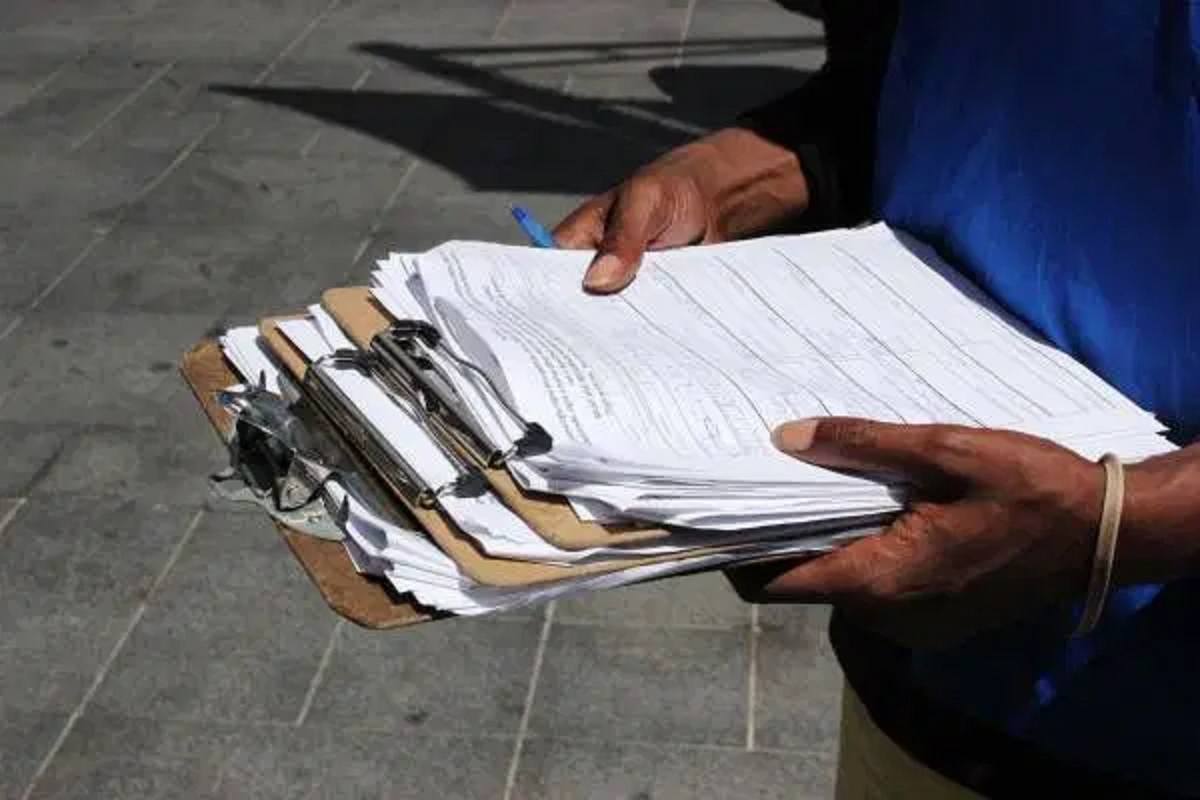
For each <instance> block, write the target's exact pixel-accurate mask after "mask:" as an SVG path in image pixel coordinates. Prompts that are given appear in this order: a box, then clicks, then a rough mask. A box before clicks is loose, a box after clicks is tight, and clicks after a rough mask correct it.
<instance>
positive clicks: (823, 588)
mask: <svg viewBox="0 0 1200 800" xmlns="http://www.w3.org/2000/svg"><path fill="white" fill-rule="evenodd" d="M929 508H931V509H932V508H935V507H932V506H931V507H929ZM932 513H933V512H927V511H922V513H911V512H910V513H908V514H905V515H904V516H902V517H900V518H899V519H897V520H896V522H894V523H893V524H892V525H891V526H889V527H888V528H887V529H886V530H884V531H882V532H880V533H878V534H875V535H873V536H868V537H865V538H863V539H859V540H858V541H856V542H852V543H850V544H848V545H846V546H844V547H841V548H839V549H837V550H834V551H832V552H830V553H827V554H825V555H822V556H818V557H816V558H814V559H812V560H810V561H806V562H804V563H802V564H799V565H797V566H795V567H793V568H791V569H789V570H787V571H785V572H781V573H780V574H777V575H776V576H775V577H774V578H773V579H772V580H770V581H769V582H767V583H766V584H765V586H764V587H763V592H764V594H766V595H768V596H771V597H775V598H778V599H786V600H788V601H791V602H802V603H806V602H807V603H811V602H832V603H841V604H844V605H846V606H848V607H851V608H857V609H860V610H873V609H877V608H880V607H887V606H890V605H893V604H896V603H899V602H902V601H906V600H909V599H910V598H912V597H914V596H920V595H922V594H926V593H929V592H936V591H938V590H939V589H940V586H941V585H942V584H943V583H944V582H947V581H949V580H950V579H949V578H947V577H946V575H945V571H946V564H947V560H946V558H944V557H943V555H942V554H941V553H939V551H938V548H939V539H938V538H937V537H936V535H935V524H934V522H933V517H932ZM938 513H940V514H941V522H940V523H939V524H940V525H942V526H945V525H949V526H951V527H953V526H954V525H956V524H958V522H959V521H958V520H957V519H955V518H954V514H953V512H952V511H945V510H942V509H938Z"/></svg>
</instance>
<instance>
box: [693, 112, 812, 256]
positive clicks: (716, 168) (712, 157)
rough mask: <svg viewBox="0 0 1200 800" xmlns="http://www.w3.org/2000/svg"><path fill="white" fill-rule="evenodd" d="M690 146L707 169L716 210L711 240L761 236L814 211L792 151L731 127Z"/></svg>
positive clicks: (703, 181)
mask: <svg viewBox="0 0 1200 800" xmlns="http://www.w3.org/2000/svg"><path fill="white" fill-rule="evenodd" d="M688 147H691V148H695V150H694V153H695V155H696V157H697V158H698V160H699V163H700V164H702V165H703V167H702V169H700V170H699V171H698V182H699V184H700V190H701V193H702V194H703V195H704V197H705V201H706V204H707V205H708V207H709V209H711V221H710V231H709V236H708V237H707V238H708V239H709V240H711V241H724V240H729V239H737V238H743V237H746V236H753V235H756V234H760V233H763V232H765V231H767V230H769V229H770V228H772V227H774V226H776V225H779V224H781V223H783V222H785V221H787V220H788V219H792V218H795V217H797V216H799V215H800V214H801V213H803V212H804V210H805V209H806V208H807V207H808V201H809V193H808V184H807V181H806V180H805V178H804V171H803V169H801V166H800V161H799V159H798V158H797V157H796V154H795V153H793V152H792V151H791V150H788V149H787V148H784V147H781V146H779V145H777V144H775V143H774V142H771V141H769V140H767V139H765V138H763V137H762V136H760V135H759V134H757V133H755V132H753V131H751V130H748V129H745V128H725V129H722V130H720V131H717V132H716V133H713V134H711V135H709V136H706V137H704V138H703V139H699V140H697V141H696V142H693V143H692V144H691V145H688Z"/></svg>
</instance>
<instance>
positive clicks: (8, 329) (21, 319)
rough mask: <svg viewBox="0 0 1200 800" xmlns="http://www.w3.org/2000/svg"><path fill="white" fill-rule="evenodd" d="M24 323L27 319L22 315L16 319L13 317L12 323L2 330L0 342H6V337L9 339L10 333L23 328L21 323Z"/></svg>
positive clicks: (0, 331)
mask: <svg viewBox="0 0 1200 800" xmlns="http://www.w3.org/2000/svg"><path fill="white" fill-rule="evenodd" d="M24 321H25V318H24V317H23V316H21V315H20V314H17V315H16V316H15V317H13V319H12V322H10V323H8V324H7V325H5V326H4V330H0V342H2V341H4V339H5V337H7V336H8V335H9V334H10V333H12V332H13V331H15V330H16V329H17V328H19V327H21V323H22V322H24Z"/></svg>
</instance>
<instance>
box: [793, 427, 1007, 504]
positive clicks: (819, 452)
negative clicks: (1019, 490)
mask: <svg viewBox="0 0 1200 800" xmlns="http://www.w3.org/2000/svg"><path fill="white" fill-rule="evenodd" d="M986 435H987V434H986V433H985V432H983V431H978V430H975V429H972V428H965V427H958V426H953V425H898V424H893V423H889V422H874V421H872V420H866V419H854V418H851V417H824V418H821V419H805V420H797V421H795V422H787V423H784V424H783V425H780V426H779V427H777V428H776V429H775V430H774V431H773V432H772V434H771V438H772V441H774V443H775V446H776V447H778V448H779V449H780V450H782V451H783V452H785V453H787V454H788V455H790V456H793V457H795V458H798V459H800V460H802V461H807V462H809V463H810V464H816V465H818V466H822V467H829V468H832V469H849V470H856V471H862V472H884V473H889V474H892V475H897V476H900V477H903V478H907V479H910V480H912V481H914V482H916V483H918V484H921V485H924V486H927V487H928V486H938V485H945V484H946V482H947V479H955V478H960V479H961V478H966V477H969V476H974V475H975V474H976V472H977V470H978V469H979V465H978V462H979V460H980V459H979V457H980V455H981V454H983V453H985V452H986V451H987V450H990V449H993V448H991V447H988V446H985V445H986V444H987V443H986V442H984V441H981V437H985V436H986Z"/></svg>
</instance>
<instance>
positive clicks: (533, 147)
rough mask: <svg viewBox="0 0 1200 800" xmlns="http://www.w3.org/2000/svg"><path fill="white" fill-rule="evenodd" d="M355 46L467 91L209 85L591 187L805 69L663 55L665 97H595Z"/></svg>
mask: <svg viewBox="0 0 1200 800" xmlns="http://www.w3.org/2000/svg"><path fill="white" fill-rule="evenodd" d="M622 46H623V47H626V48H628V47H629V45H628V44H624V45H622ZM572 47H576V48H577V47H578V45H572ZM359 49H361V50H362V51H364V52H367V53H370V54H372V55H374V56H377V57H382V58H386V59H389V60H391V61H394V62H396V63H398V64H399V65H401V66H403V67H405V68H408V69H415V70H418V71H420V72H424V73H426V74H431V75H436V76H438V77H440V78H443V79H449V80H452V81H454V82H455V83H456V84H458V85H459V86H460V87H461V88H462V89H463V90H464V91H463V92H457V93H452V94H446V93H434V92H403V91H398V92H391V91H389V92H381V91H349V90H338V89H325V88H315V87H262V86H235V85H220V84H218V85H213V86H211V87H210V89H211V90H212V91H216V92H220V93H223V94H228V95H234V96H238V97H243V98H247V99H250V100H253V101H256V102H260V103H266V104H270V105H273V106H277V107H279V108H284V109H288V110H290V111H294V112H299V113H303V114H307V115H309V116H312V117H315V118H318V119H321V120H323V121H325V122H328V123H330V124H333V125H338V126H341V127H344V128H348V129H351V130H355V131H358V132H360V133H363V134H366V135H368V136H371V137H374V138H376V139H379V140H381V141H384V142H387V143H389V144H392V145H394V146H396V147H397V148H399V149H401V150H403V151H405V152H407V153H411V154H412V155H414V156H415V157H417V158H419V159H421V160H422V161H425V162H428V163H432V164H435V165H438V166H440V167H442V168H444V169H445V170H448V171H450V172H452V173H454V174H455V175H457V176H458V177H460V178H461V179H462V180H463V181H464V182H465V183H467V184H468V185H469V186H471V187H472V188H473V189H475V190H477V191H506V192H530V193H551V194H588V193H593V192H596V191H601V190H603V189H605V188H607V187H608V186H611V185H612V184H613V183H615V182H616V181H617V180H619V179H620V178H621V177H623V176H625V175H626V174H628V173H629V172H630V171H631V170H632V169H634V168H636V167H637V166H639V165H641V164H643V163H645V162H647V161H649V160H651V159H653V158H654V157H655V156H657V155H659V154H660V153H662V152H663V151H665V150H667V149H669V148H671V147H673V146H675V145H677V144H679V143H681V142H683V141H685V140H687V139H690V138H693V137H695V136H697V135H699V134H701V133H702V132H704V131H705V130H708V129H711V128H713V127H715V126H718V125H721V124H724V123H726V122H728V121H730V120H731V119H732V118H733V117H734V116H735V115H736V113H737V112H739V111H741V110H744V109H745V108H748V107H750V106H752V105H755V104H756V103H757V102H760V101H763V100H766V99H768V98H770V97H773V96H775V95H778V94H780V93H782V92H784V91H787V90H788V89H790V88H793V87H794V86H796V85H797V84H799V83H801V82H802V81H803V80H804V78H805V76H806V73H805V72H803V71H801V70H793V69H788V68H782V67H770V66H745V67H740V66H723V65H720V66H718V65H712V66H693V65H683V66H665V65H662V66H655V67H652V68H650V69H649V71H648V72H649V77H650V79H651V81H652V82H653V83H654V84H655V85H656V86H657V87H658V88H659V89H660V90H661V91H662V92H663V94H664V95H666V98H665V99H646V98H621V97H617V98H612V97H606V98H604V99H596V98H588V97H585V96H578V95H571V94H566V93H564V92H561V91H557V90H555V89H550V88H547V87H544V86H539V85H534V84H530V83H526V82H524V81H522V80H520V79H519V78H517V77H514V75H513V74H512V73H511V72H504V71H503V69H502V68H498V67H495V66H492V67H482V66H478V65H476V64H473V63H470V62H467V61H461V60H456V59H450V58H446V57H445V56H444V54H442V53H439V52H438V51H430V50H423V49H421V48H415V47H410V46H404V45H395V44H391V43H369V44H364V45H361V46H360V48H359ZM543 49H544V46H543ZM509 52H511V49H510V50H509Z"/></svg>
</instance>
